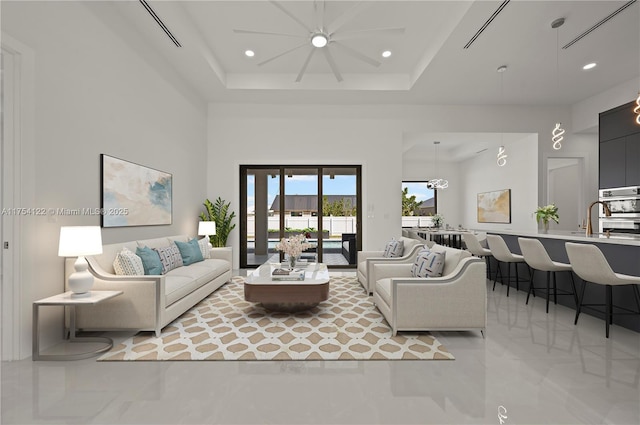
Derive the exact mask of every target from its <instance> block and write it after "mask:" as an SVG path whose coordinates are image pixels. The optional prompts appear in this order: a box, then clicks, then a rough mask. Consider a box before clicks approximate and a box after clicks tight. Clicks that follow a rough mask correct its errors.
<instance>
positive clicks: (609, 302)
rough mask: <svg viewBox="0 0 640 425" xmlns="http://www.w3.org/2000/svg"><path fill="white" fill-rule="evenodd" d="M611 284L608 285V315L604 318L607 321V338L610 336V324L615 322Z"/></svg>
mask: <svg viewBox="0 0 640 425" xmlns="http://www.w3.org/2000/svg"><path fill="white" fill-rule="evenodd" d="M611 289H612V288H611V285H607V315H606V317H605V318H604V320H605V321H606V322H607V328H606V329H607V331H606V334H607V338H609V326H610V325H611V323H613V311H612V310H613V309H612V308H611V304H612V300H611V298H612V297H611V295H612V294H611V292H612V291H611Z"/></svg>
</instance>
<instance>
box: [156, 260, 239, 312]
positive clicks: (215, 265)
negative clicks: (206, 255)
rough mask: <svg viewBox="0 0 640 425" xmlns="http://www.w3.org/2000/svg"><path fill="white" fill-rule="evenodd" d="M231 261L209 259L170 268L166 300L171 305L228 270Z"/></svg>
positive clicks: (166, 284)
mask: <svg viewBox="0 0 640 425" xmlns="http://www.w3.org/2000/svg"><path fill="white" fill-rule="evenodd" d="M229 270H230V268H229V262H228V261H225V260H217V259H208V260H204V261H200V262H198V263H195V264H191V265H190V266H187V267H178V268H176V269H173V270H170V271H169V272H168V273H167V275H166V280H165V300H166V303H167V305H171V304H173V303H174V302H176V301H178V300H180V299H181V298H183V297H185V296H186V295H189V294H190V293H191V292H193V291H195V290H196V289H198V288H199V287H201V286H203V285H204V284H206V283H207V282H209V281H211V280H213V279H215V278H217V277H218V276H220V275H222V274H224V273H225V272H228V271H229Z"/></svg>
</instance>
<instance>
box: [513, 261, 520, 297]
mask: <svg viewBox="0 0 640 425" xmlns="http://www.w3.org/2000/svg"><path fill="white" fill-rule="evenodd" d="M513 267H514V268H515V269H516V291H519V290H520V278H519V277H518V263H513Z"/></svg>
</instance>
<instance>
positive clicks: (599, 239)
mask: <svg viewBox="0 0 640 425" xmlns="http://www.w3.org/2000/svg"><path fill="white" fill-rule="evenodd" d="M482 231H483V232H487V233H495V234H500V235H512V236H522V237H528V238H540V239H560V240H564V241H575V242H592V243H606V244H614V245H630V246H640V235H634V234H623V233H612V234H611V236H609V237H607V235H605V234H603V233H594V234H593V235H590V236H587V235H586V234H585V233H586V232H585V231H584V230H576V231H567V230H556V231H549V232H548V233H537V232H526V231H524V232H518V231H515V230H482Z"/></svg>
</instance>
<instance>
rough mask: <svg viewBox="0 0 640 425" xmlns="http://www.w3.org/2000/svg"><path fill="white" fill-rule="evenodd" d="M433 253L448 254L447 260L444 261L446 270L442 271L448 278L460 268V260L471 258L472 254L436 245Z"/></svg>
mask: <svg viewBox="0 0 640 425" xmlns="http://www.w3.org/2000/svg"><path fill="white" fill-rule="evenodd" d="M431 250H432V251H437V252H446V253H447V255H446V258H445V261H444V268H443V269H442V275H443V276H447V275H449V274H451V272H453V270H454V269H455V268H456V267H457V266H458V263H459V262H460V260H462V259H463V258H466V257H470V256H471V254H470V253H469V251H463V250H461V249H456V248H449V247H445V246H442V245H437V244H436V245H434V246H433V247H432V248H431Z"/></svg>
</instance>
